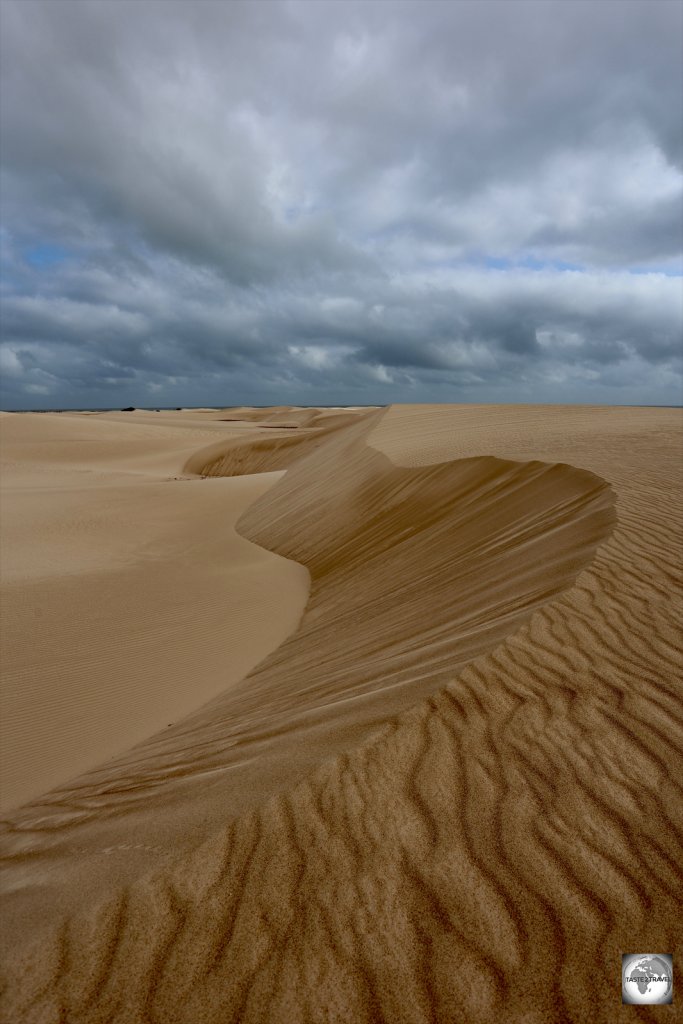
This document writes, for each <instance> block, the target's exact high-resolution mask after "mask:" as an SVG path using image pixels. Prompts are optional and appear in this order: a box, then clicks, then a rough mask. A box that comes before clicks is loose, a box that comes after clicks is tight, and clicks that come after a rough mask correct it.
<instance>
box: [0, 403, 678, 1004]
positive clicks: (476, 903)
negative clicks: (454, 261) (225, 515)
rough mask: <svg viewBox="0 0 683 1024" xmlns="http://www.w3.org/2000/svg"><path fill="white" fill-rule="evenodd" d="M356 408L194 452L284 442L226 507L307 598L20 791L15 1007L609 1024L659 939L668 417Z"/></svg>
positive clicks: (673, 461) (9, 901)
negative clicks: (284, 622) (126, 731)
mask: <svg viewBox="0 0 683 1024" xmlns="http://www.w3.org/2000/svg"><path fill="white" fill-rule="evenodd" d="M239 412H240V413H243V414H245V415H246V413H247V412H248V411H247V410H239ZM261 412H263V411H262V410H260V411H259V413H261ZM224 415H225V416H226V417H227V416H228V412H225V414H224ZM288 415H289V411H288V410H278V411H277V413H275V414H274V416H275V419H276V420H277V421H279V422H278V423H276V424H275V426H276V427H277V426H278V425H280V426H281V425H282V424H283V423H285V422H287V416H288ZM345 418H346V419H348V420H349V422H348V423H347V422H344V420H343V419H339V420H337V419H336V418H335V419H333V421H332V422H328V425H327V426H328V428H329V429H328V428H323V429H322V430H321V429H320V428H319V425H320V423H321V422H324V420H323V421H317V422H316V421H314V420H313V419H311V418H305V417H304V418H303V419H301V420H299V421H298V426H297V425H296V418H293V419H292V420H291V421H289V422H291V424H292V427H291V438H292V440H290V438H286V437H284V436H283V435H277V434H276V431H275V430H274V429H273V430H272V432H271V433H270V436H268V437H267V438H264V436H263V433H260V434H255V435H253V436H249V434H248V433H246V432H245V433H243V434H241V435H240V437H232V438H226V439H225V440H222V439H221V440H218V439H215V438H214V440H213V443H208V441H207V444H206V445H203V444H201V443H199V444H196V445H195V447H194V451H193V453H192V454H191V455H188V456H187V460H186V463H185V471H186V472H187V473H188V474H189V473H198V474H201V475H204V476H223V477H234V476H235V475H236V474H239V473H250V472H258V473H262V472H269V471H272V470H276V469H278V470H281V469H283V468H285V467H288V468H287V472H286V473H285V475H283V476H281V477H280V479H279V480H278V482H277V483H275V484H274V486H272V487H271V488H270V489H269V490H268V491H267V492H264V493H263V494H262V495H261V496H260V497H258V498H257V499H256V500H255V501H254V502H253V503H252V504H250V506H249V508H248V509H247V510H246V511H245V512H244V513H243V514H242V516H241V518H240V519H239V521H238V522H237V531H238V533H239V534H240V535H241V537H242V538H243V539H245V541H250V542H252V544H256V545H258V546H259V547H260V548H261V549H262V550H264V551H269V552H271V553H274V555H278V556H284V558H285V559H288V560H290V561H288V562H285V563H284V564H285V566H288V565H291V564H292V562H294V563H300V565H303V566H305V568H306V569H307V570H308V572H309V573H310V579H311V588H310V595H309V599H308V604H307V605H306V609H305V611H304V614H303V616H302V618H301V621H300V623H299V625H298V627H297V628H296V629H295V631H294V632H292V633H291V635H289V637H288V638H287V639H286V640H284V642H282V643H280V645H279V646H278V647H276V648H274V649H273V648H271V652H270V653H269V654H267V656H266V657H265V658H264V660H262V661H261V662H260V664H258V665H257V666H255V667H254V668H253V669H252V670H251V671H250V672H249V673H248V674H247V675H246V676H245V677H244V679H243V680H242V681H241V682H238V681H235V682H234V683H233V684H232V685H231V686H230V687H228V688H226V689H225V691H224V692H222V693H221V694H220V695H218V696H217V697H215V698H214V699H213V700H212V701H211V702H210V703H209V704H207V705H206V706H204V707H203V708H200V709H199V710H197V711H195V712H194V713H191V714H189V715H188V716H187V717H186V718H185V719H184V720H183V721H180V722H178V723H177V724H175V725H173V726H172V727H171V728H169V729H166V730H165V731H164V732H163V733H162V734H159V735H157V736H155V737H152V738H151V739H149V740H147V741H145V742H143V743H141V744H139V745H138V746H137V747H135V748H133V749H132V750H130V751H129V752H127V753H124V754H121V755H120V756H118V757H117V758H115V759H113V760H112V761H110V762H109V763H108V764H107V765H106V766H102V767H100V768H99V769H95V770H93V771H90V772H89V773H87V774H85V775H82V776H81V777H79V778H78V779H77V780H75V781H73V782H71V783H66V784H64V785H62V786H61V787H60V788H59V789H57V790H54V791H53V792H51V793H48V794H46V795H44V796H43V797H42V798H41V799H40V800H36V801H34V802H33V803H30V804H26V805H24V806H23V807H21V808H19V809H17V810H15V811H14V812H12V813H11V814H9V815H7V818H6V822H5V826H4V838H3V847H4V853H5V885H6V890H7V895H6V897H5V912H6V915H7V922H8V927H7V928H6V933H7V937H8V939H9V942H8V944H7V946H8V948H7V951H6V956H5V960H6V964H7V967H8V971H7V988H6V993H5V1004H4V1005H5V1007H6V1009H5V1014H6V1019H7V1020H11V1021H15V1020H16V1021H19V1020H27V1021H28V1020H32V1021H33V1020H35V1021H52V1020H54V1021H59V1020H67V1021H131V1022H132V1021H135V1022H138V1021H139V1022H142V1021H160V1022H164V1024H166V1022H174V1021H175V1022H179V1024H180V1022H183V1024H184V1022H188V1024H190V1022H195V1021H197V1022H199V1021H219V1020H220V1021H235V1022H238V1021H240V1022H241V1021H277V1022H283V1024H284V1022H287V1024H289V1022H294V1021H302V1022H303V1021H316V1022H317V1021H323V1020H325V1021H375V1020H383V1021H416V1022H417V1021H434V1020H443V1021H467V1022H470V1021H482V1022H488V1021H498V1020H503V1021H515V1022H521V1021H526V1022H534V1024H535V1022H539V1024H540V1022H541V1021H562V1020H574V1021H586V1022H588V1021H605V1022H608V1021H614V1020H619V1019H621V1016H622V1015H623V1016H624V1018H626V1016H629V1015H632V1014H633V1010H634V1008H633V1007H627V1008H625V1009H624V1008H622V1007H621V1003H620V954H621V952H622V951H628V950H631V949H633V950H637V949H642V948H648V949H649V948H652V949H657V950H661V951H665V950H666V951H670V950H671V949H672V948H675V947H676V946H677V944H678V942H679V940H680V937H681V929H680V924H679V922H680V920H681V876H682V874H683V872H682V871H681V867H680V864H681V835H680V809H681V787H680V781H679V780H680V753H681V744H682V743H683V716H682V715H681V709H680V691H679V683H680V671H681V652H680V609H681V603H680V552H681V549H682V546H681V541H682V539H683V538H682V537H681V532H682V531H681V523H680V518H678V519H677V518H676V512H677V510H676V500H675V499H676V486H677V485H676V479H677V477H676V473H677V470H678V459H679V456H680V446H681V433H680V429H681V419H680V414H679V413H678V412H676V411H671V410H645V409H643V410H616V409H614V410H612V409H571V408H564V407H563V408H557V407H555V408H541V407H535V408H524V407H510V408H502V407H480V408H477V407H415V408H410V407H395V408H392V409H390V410H389V411H387V412H370V413H368V414H358V415H357V416H355V417H354V418H351V417H349V416H348V414H346V415H345ZM248 422H249V421H248V419H245V418H244V417H242V418H240V423H237V424H224V425H223V429H233V428H234V429H240V430H242V429H243V425H244V424H245V423H248ZM131 426H132V425H131ZM316 426H318V429H316ZM212 429H214V428H212ZM251 429H252V430H255V431H261V432H263V431H265V430H267V429H269V428H267V427H264V426H260V425H259V421H258V419H255V420H254V421H252V426H251ZM294 438H296V440H293V439H294ZM209 440H211V439H209ZM182 443H183V444H185V440H183V442H182ZM178 444H179V445H180V440H179V439H178ZM245 479H246V480H249V479H250V478H249V477H246V478H243V479H242V480H241V481H235V480H228V479H222V480H214V479H211V480H204V481H197V480H193V481H187V482H183V483H187V488H188V490H189V489H190V488H193V489H194V490H195V491H198V490H199V489H207V490H208V489H210V488H214V487H216V486H218V487H222V486H223V485H226V484H227V485H230V484H233V483H236V482H244V480H245ZM256 479H259V478H258V477H257V478H256ZM203 500H204V499H199V498H198V499H197V501H198V502H200V501H203ZM615 500H616V518H615V504H614V503H615ZM216 557H219V555H218V553H217V555H216ZM653 806H656V813H652V811H651V808H652V807H653ZM587 965H588V967H589V968H590V977H589V981H590V984H588V983H587V982H586V971H587V969H588V968H587ZM673 1009H675V1007H674V1008H673ZM627 1011H628V1012H627ZM657 1012H658V1011H648V1009H647V1008H638V1009H636V1015H638V1016H639V1017H641V1018H642V1019H653V1020H654V1019H657V1018H656V1014H657ZM659 1012H661V1011H659ZM629 1019H630V1016H629Z"/></svg>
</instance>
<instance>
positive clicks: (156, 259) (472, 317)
mask: <svg viewBox="0 0 683 1024" xmlns="http://www.w3.org/2000/svg"><path fill="white" fill-rule="evenodd" d="M682 14H683V5H681V3H679V2H678V0H672V2H669V0H634V2H627V0H609V2H608V0H593V2H585V3H584V2H581V0H570V2H555V0H529V2H526V0H523V2H517V0H504V2H502V3H498V2H497V0H479V2H474V3H470V2H462V3H458V2H445V3H431V2H425V0H418V2H410V0H407V2H393V0H381V2H374V3H373V2H361V3H355V2H353V0H343V2H341V3H336V2H334V0H324V2H322V0H314V2H300V0H292V2H275V3H270V2H267V0H252V2H245V3H242V2H232V3H213V2H206V0H205V2H196V0H192V2H187V3H186V2H184V0H173V2H170V0H161V2H159V3H157V2H145V0H133V2H126V0H115V2H107V0H105V2H99V0H76V2H61V0H47V2H42V0H30V2H29V0H18V2H14V0H2V4H1V10H0V19H1V20H0V30H1V34H2V67H3V71H2V83H1V88H0V98H1V102H2V126H1V134H0V155H1V157H2V165H3V167H2V182H1V193H0V199H1V206H2V235H1V243H2V289H3V295H2V348H1V349H0V366H1V367H2V406H3V407H4V408H60V407H61V408H68V407H108V406H114V407H118V406H122V405H138V406H162V405H173V406H174V405H192V404H193V405H237V404H242V403H245V404H285V403H296V404H384V403H387V402H393V401H409V402H410V401H453V402H457V401H466V402H473V401H474V402H476V401H483V402H487V401H492V402H499V401H501V402H529V401H530V402H596V403H603V402H604V403H629V404H630V403H636V404H638V403H642V404H650V403H652V404H677V403H680V402H681V398H682V392H681V372H682V367H681V362H682V345H683V342H682V323H683V269H682V249H683V238H682V236H683V212H682V202H683V201H682V194H683V192H682V189H683V154H682V131H683V128H682V123H683V112H682V109H681V106H682V102H683V76H682V63H681V45H682V43H683V18H682Z"/></svg>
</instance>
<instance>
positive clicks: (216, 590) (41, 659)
mask: <svg viewBox="0 0 683 1024" xmlns="http://www.w3.org/2000/svg"><path fill="white" fill-rule="evenodd" d="M197 432H198V433H199V437H200V439H204V440H208V439H210V438H212V437H215V436H224V435H225V434H226V433H227V432H228V431H227V425H225V426H224V425H223V424H217V425H216V427H214V428H213V429H212V428H211V423H210V422H209V423H208V425H207V423H206V421H200V422H199V423H197V422H193V417H191V414H190V415H188V416H187V417H184V418H180V417H179V416H175V417H174V416H172V415H166V414H163V415H159V416H157V415H156V414H148V413H138V414H132V415H131V414H107V415H103V416H97V417H94V416H89V417H88V418H87V421H86V420H85V417H83V416H77V415H65V414H59V415H47V414H36V415H32V414H22V415H16V416H14V417H11V418H9V417H3V420H2V426H1V428H0V435H1V441H0V446H1V454H2V481H3V487H2V492H1V495H0V502H1V510H0V511H1V514H2V545H1V549H0V568H1V570H2V572H1V575H2V588H1V589H0V638H1V641H2V668H3V686H2V691H1V693H0V740H1V742H0V781H1V785H0V799H1V801H2V806H3V807H4V808H7V807H8V806H14V805H16V804H19V803H22V802H24V801H26V800H27V799H29V798H30V797H33V796H37V795H39V794H41V793H43V792H45V791H46V790H47V789H51V788H52V787H54V786H55V785H57V784H59V783H61V782H64V781H66V780H67V779H69V778H71V777H73V776H74V775H76V774H78V773H80V772H82V771H84V770H85V769H87V768H91V767H93V766H94V765H96V764H99V763H100V762H101V761H103V760H104V759H105V758H108V757H110V756H112V755H114V754H118V753H120V752H121V751H123V750H126V749H128V748H129V747H130V746H131V745H132V744H134V743H136V742H138V741H139V740H142V739H144V738H146V737H147V736H149V735H150V734H151V733H153V732H156V731H157V730H158V729H160V728H164V727H166V726H168V725H169V723H171V722H173V721H177V720H178V719H179V718H181V717H183V716H185V715H186V714H187V713H188V711H191V710H194V709H195V708H196V707H197V706H198V705H200V704H203V703H204V702H205V701H207V700H208V699H209V698H211V697H213V696H215V695H216V694H217V693H219V692H221V691H223V690H224V689H225V688H226V686H229V685H230V683H232V682H234V681H236V680H239V679H241V678H242V677H243V676H244V675H245V674H246V673H247V672H248V671H249V670H250V669H251V668H253V667H254V665H256V664H257V662H259V661H260V660H261V658H262V657H263V656H264V654H265V653H267V652H268V651H269V650H271V649H273V648H275V647H277V646H278V645H279V644H280V643H281V642H282V641H283V640H284V639H285V638H286V637H287V636H288V634H289V633H291V632H292V631H293V630H294V629H295V628H296V626H297V624H298V621H299V619H300V617H301V613H302V612H303V608H304V605H305V603H306V599H307V597H308V573H307V572H306V570H305V569H304V568H303V567H302V566H300V565H297V564H295V563H292V562H287V561H286V560H284V559H283V558H280V557H279V556H277V555H274V554H272V553H271V552H268V551H265V550H264V549H263V548H260V547H257V546H256V545H254V544H250V543H249V542H248V541H246V540H244V539H243V538H242V537H240V536H238V535H237V534H236V532H235V529H234V526H235V522H236V520H237V519H238V518H239V516H240V515H241V514H242V513H243V512H244V510H245V509H246V508H248V507H249V505H250V504H252V502H253V501H255V499H256V498H257V497H259V496H260V495H261V494H263V493H264V492H265V491H267V490H268V488H269V487H271V486H272V484H273V483H274V482H275V480H277V478H278V475H279V474H262V475H260V476H250V477H242V478H239V479H236V478H234V479H232V480H220V481H219V480H216V481H212V482H211V485H210V486H203V487H201V489H198V488H197V481H196V480H193V479H191V478H189V479H184V480H183V479H179V478H173V477H169V476H168V471H169V469H170V470H171V471H173V470H175V471H176V472H178V473H182V467H183V461H184V458H183V454H182V447H183V446H184V445H187V444H188V442H189V445H190V448H189V450H190V451H192V450H194V447H196V444H197V440H196V436H197ZM232 433H233V434H235V433H237V431H236V430H234V429H233V430H232ZM199 443H201V440H200V442H199ZM179 448H181V455H180V457H179V451H178V449H179Z"/></svg>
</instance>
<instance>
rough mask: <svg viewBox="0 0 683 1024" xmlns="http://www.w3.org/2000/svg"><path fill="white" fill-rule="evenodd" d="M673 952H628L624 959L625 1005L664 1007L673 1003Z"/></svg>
mask: <svg viewBox="0 0 683 1024" xmlns="http://www.w3.org/2000/svg"><path fill="white" fill-rule="evenodd" d="M673 990H674V976H673V957H672V955H671V953H625V954H624V955H623V956H622V958H621V993H622V1002H624V1003H640V1004H641V1005H642V1004H650V1005H654V1004H662V1003H670V1002H672V1001H673Z"/></svg>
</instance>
